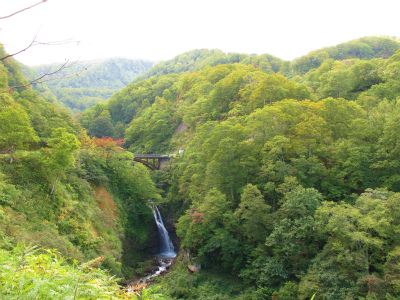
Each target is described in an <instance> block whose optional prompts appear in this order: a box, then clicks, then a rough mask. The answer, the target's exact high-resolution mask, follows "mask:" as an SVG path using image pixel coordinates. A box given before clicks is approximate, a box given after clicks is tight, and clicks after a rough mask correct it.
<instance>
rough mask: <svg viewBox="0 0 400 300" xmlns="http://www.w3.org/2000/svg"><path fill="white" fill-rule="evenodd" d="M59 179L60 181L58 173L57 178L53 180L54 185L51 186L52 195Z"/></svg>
mask: <svg viewBox="0 0 400 300" xmlns="http://www.w3.org/2000/svg"><path fill="white" fill-rule="evenodd" d="M57 181H58V174H57V175H56V178H55V180H54V182H53V186H52V187H51V191H50V195H53V193H54V190H55V189H56V185H57Z"/></svg>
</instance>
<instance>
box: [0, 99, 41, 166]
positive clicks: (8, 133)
mask: <svg viewBox="0 0 400 300" xmlns="http://www.w3.org/2000/svg"><path fill="white" fill-rule="evenodd" d="M0 121H1V123H0V146H2V147H4V148H6V149H7V150H9V152H10V164H11V163H12V162H13V154H14V152H15V149H17V148H23V147H24V146H25V145H26V144H29V143H34V142H38V141H39V139H38V137H37V135H36V134H35V132H34V130H33V128H32V125H31V124H30V121H29V117H28V114H27V113H26V112H25V111H24V110H23V109H22V108H20V107H18V106H17V105H16V106H8V107H2V108H1V110H0Z"/></svg>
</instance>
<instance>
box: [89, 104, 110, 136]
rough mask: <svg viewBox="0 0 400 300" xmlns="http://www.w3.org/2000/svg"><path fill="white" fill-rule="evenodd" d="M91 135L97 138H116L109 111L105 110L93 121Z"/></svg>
mask: <svg viewBox="0 0 400 300" xmlns="http://www.w3.org/2000/svg"><path fill="white" fill-rule="evenodd" d="M90 134H91V135H92V136H95V137H97V138H101V137H103V136H107V137H112V136H114V125H113V124H112V122H111V115H110V113H109V111H108V110H104V111H103V112H102V113H101V114H100V116H98V117H97V118H96V119H94V120H93V122H92V126H91V127H90Z"/></svg>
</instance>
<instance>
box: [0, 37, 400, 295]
mask: <svg viewBox="0 0 400 300" xmlns="http://www.w3.org/2000/svg"><path fill="white" fill-rule="evenodd" d="M0 71H1V73H0V76H1V77H0V91H1V90H4V89H6V88H7V87H8V86H12V85H15V83H16V82H22V81H24V80H25V79H24V78H23V77H22V75H21V74H20V73H19V72H18V64H17V63H16V62H15V61H14V60H12V59H9V60H6V61H4V62H3V63H2V64H1V65H0ZM399 74H400V43H399V42H398V41H396V40H393V39H389V38H385V37H364V38H360V39H357V40H354V41H349V42H345V43H342V44H340V45H337V46H332V47H328V48H324V49H320V50H316V51H313V52H311V53H309V54H308V55H305V56H303V57H301V58H298V59H295V60H293V61H283V60H281V59H279V58H276V57H273V56H271V55H267V54H264V55H246V54H237V53H231V54H225V53H223V52H222V51H219V50H205V49H203V50H194V51H190V52H187V53H184V54H182V55H179V56H177V57H176V58H174V59H173V60H171V61H167V62H163V63H160V64H158V65H156V66H154V67H153V68H152V69H150V70H149V71H148V73H147V74H145V75H143V76H142V77H138V78H137V79H135V80H133V81H132V82H131V83H129V84H128V85H127V86H126V87H125V88H123V89H122V90H121V91H119V92H117V93H115V94H113V95H112V96H111V97H110V99H109V100H108V101H107V102H104V103H98V104H96V105H95V106H93V107H92V108H90V109H88V110H86V111H85V112H83V113H82V114H81V115H80V116H79V118H78V124H75V123H74V122H73V121H72V118H71V116H70V115H69V114H68V113H67V112H66V111H65V110H62V109H59V108H57V107H56V106H54V105H53V104H51V103H49V102H46V101H45V98H46V96H43V95H41V94H39V93H37V92H36V91H33V90H31V89H28V88H27V89H14V90H13V92H12V93H1V94H0V97H1V98H0V99H1V101H2V102H1V111H0V119H1V120H7V121H6V122H2V123H0V124H1V125H0V145H1V151H2V154H1V156H0V157H2V159H1V164H0V172H1V173H0V175H1V177H0V195H1V196H2V198H1V201H2V202H1V203H0V204H1V206H0V208H1V210H0V242H1V244H0V247H1V248H2V249H4V251H3V252H1V254H0V257H1V258H2V260H0V263H1V264H0V268H2V267H3V266H4V267H3V269H4V270H14V271H15V272H17V274H19V275H18V276H19V277H18V278H20V279H21V280H22V279H24V280H31V281H30V282H33V279H32V278H29V277H24V276H25V274H27V273H30V271H25V272H22V269H21V267H19V265H22V264H21V263H20V264H18V263H14V264H12V263H6V262H7V261H12V262H13V261H14V262H15V260H17V257H27V258H26V259H25V258H24V259H22V261H24V262H25V261H29V259H30V258H31V257H40V256H38V255H34V254H32V255H31V256H29V255H30V254H29V255H27V254H26V253H28V252H29V248H25V250H23V249H24V248H23V247H22V246H17V247H16V245H17V243H18V242H21V243H23V242H25V243H27V242H32V243H33V244H38V245H40V246H41V247H44V248H54V247H55V248H57V249H59V250H58V251H60V252H61V253H62V254H63V255H64V256H67V261H68V262H71V263H72V265H73V266H74V265H75V266H76V265H77V264H78V265H79V262H80V263H81V265H80V266H79V267H77V271H82V270H87V266H92V265H93V264H94V263H96V262H101V267H102V268H106V269H108V270H110V272H111V274H117V275H118V276H125V277H128V276H131V275H132V274H136V275H140V273H142V272H143V269H142V266H143V265H144V263H143V262H139V261H140V258H141V257H143V255H144V254H145V253H146V252H147V253H149V251H148V248H149V247H150V244H151V242H150V234H151V232H154V222H153V221H152V216H151V210H149V207H148V201H149V200H152V201H155V202H156V203H158V206H159V208H160V210H161V212H162V214H163V217H164V219H165V220H167V221H172V222H174V223H175V227H176V234H177V236H178V239H179V241H178V242H177V243H176V244H177V245H176V246H179V254H178V257H177V258H176V260H175V263H174V266H173V268H172V270H171V271H170V272H169V273H168V274H166V275H165V276H163V277H161V278H158V279H156V280H155V283H154V285H153V286H156V287H157V288H158V289H159V292H161V293H162V294H163V296H160V295H159V296H153V298H154V299H162V298H165V299H243V300H256V299H257V300H258V299H278V300H286V299H300V300H306V299H314V300H319V299H337V300H339V299H354V300H356V299H357V300H362V299H365V300H367V299H386V300H394V299H400V288H399V287H400V281H399V278H400V244H399V242H400V236H399V233H400V221H399V214H400V211H399V207H400V171H399V168H398V166H399V165H400V160H399V157H400V153H399V149H400V146H399V141H400V128H399V126H400V122H399V116H400V102H399V100H400V77H399ZM5 124H7V125H5ZM17 125H18V126H17ZM178 150H184V151H183V152H182V151H181V152H180V153H179V154H177V155H174V156H172V157H171V158H170V160H169V162H168V163H167V165H165V166H164V167H163V168H161V170H156V171H152V173H150V171H149V170H148V169H146V168H145V167H144V166H143V165H140V164H134V163H133V161H132V160H133V155H132V153H147V154H155V153H158V154H160V153H178ZM3 199H5V200H3ZM111 199H112V201H111ZM114 208H115V211H114ZM12 249H13V252H10V250H12ZM41 255H43V256H41V259H43V260H44V261H53V265H57V262H54V259H53V260H52V257H53V258H54V255H53V252H46V253H41ZM101 255H104V257H103V256H101ZM28 257H29V259H28ZM49 257H50V258H49ZM96 258H97V259H96ZM74 259H76V260H77V261H78V262H75V263H74V262H73V260H74ZM91 259H95V260H94V261H93V260H92V261H90V260H91ZM32 261H33V259H32ZM35 262H36V260H35ZM84 262H86V264H85V263H84ZM82 263H84V264H83V265H82ZM121 263H122V264H121ZM23 265H26V264H25V263H24V264H23ZM28 265H29V264H28ZM189 265H190V266H191V267H190V268H188V266H189ZM29 266H32V267H31V270H38V269H39V267H38V266H37V264H35V263H32V264H31V265H29ZM63 266H65V267H66V269H64V271H63V272H64V273H63V274H71V273H70V272H72V274H74V273H73V271H71V269H69V266H70V265H69V264H64V265H63ZM193 266H195V268H193ZM46 267H49V266H48V265H46ZM20 269H21V270H20ZM49 269H51V267H49ZM96 270H97V269H96ZM19 271H21V272H19ZM98 272H99V276H98V277H97V279H96V280H98V281H97V282H99V287H101V288H102V289H100V290H97V291H98V292H99V293H103V291H104V293H107V292H108V290H107V289H108V288H110V290H111V289H112V288H111V287H110V285H108V284H107V283H106V281H107V279H106V278H107V276H108V275H109V274H108V275H107V273H103V271H98ZM4 274H7V275H6V276H7V277H6V278H7V279H6V280H4V281H5V282H7V288H4V289H3V290H4V291H6V292H8V293H9V294H10V295H11V294H12V292H15V293H14V294H16V295H18V294H17V292H19V293H22V292H25V291H23V290H22V289H21V288H20V286H21V285H18V283H17V284H13V283H12V282H14V281H15V280H14V279H15V278H14V277H13V275H12V272H10V271H7V272H6V271H4ZM84 274H86V273H85V272H82V273H79V275H77V274H76V275H68V276H69V277H68V276H66V277H65V278H66V279H65V281H66V282H67V281H68V280H70V279H68V278H70V277H74V276H76V277H79V278H82V280H88V281H89V280H90V279H88V278H86V277H85V275H84ZM22 275H24V276H22ZM26 278H28V279H26ZM39 278H43V277H40V276H39ZM18 282H20V281H18ZM68 282H70V281H68ZM78 282H79V280H78ZM85 282H86V281H85ZM42 284H43V286H46V287H49V286H50V285H46V283H44V282H43V283H42ZM8 286H10V288H8ZM29 286H34V285H29ZM76 286H77V285H76ZM85 287H86V285H85ZM0 288H1V287H0ZM103 288H104V290H103ZM48 289H49V290H51V291H53V290H56V291H57V293H61V292H60V291H58V290H57V289H56V288H48ZM67 290H68V289H67ZM69 290H71V289H69ZM9 291H12V292H9ZM72 291H73V289H72ZM79 291H80V292H81V293H85V289H84V286H83V285H82V288H80V289H79ZM2 292H3V291H2ZM29 292H31V293H32V295H38V294H34V293H35V291H34V290H33V289H32V288H31V290H30V291H29ZM14 294H12V295H14ZM58 295H61V294H58ZM102 295H104V294H102ZM114 295H115V294H114ZM157 297H158V298H157ZM97 298H99V299H101V297H97ZM56 299H57V298H56ZM143 299H145V296H144V295H143Z"/></svg>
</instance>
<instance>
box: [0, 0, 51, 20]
mask: <svg viewBox="0 0 400 300" xmlns="http://www.w3.org/2000/svg"><path fill="white" fill-rule="evenodd" d="M43 2H47V0H42V1H41V2H38V3H36V4H33V5H31V6H29V7H26V8H24V9H21V10H19V11H16V12H15V13H12V14H11V15H8V16H5V17H0V20H2V19H7V18H9V17H12V16H15V15H16V14H19V13H21V12H23V11H25V10H28V9H30V8H32V7H35V6H36V5H39V4H42V3H43Z"/></svg>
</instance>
